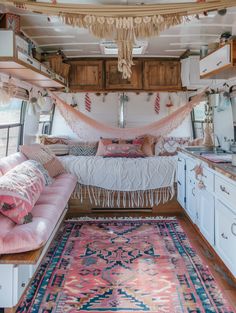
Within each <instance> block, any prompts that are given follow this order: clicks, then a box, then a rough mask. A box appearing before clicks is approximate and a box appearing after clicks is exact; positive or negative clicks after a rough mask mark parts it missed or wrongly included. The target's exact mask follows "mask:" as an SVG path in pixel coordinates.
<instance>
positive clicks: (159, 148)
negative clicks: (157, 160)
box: [155, 137, 190, 156]
mask: <svg viewBox="0 0 236 313" xmlns="http://www.w3.org/2000/svg"><path fill="white" fill-rule="evenodd" d="M189 141H190V138H189V137H162V138H161V139H160V140H159V141H158V142H157V144H156V146H155V155H159V156H172V155H176V154H177V149H178V148H179V147H184V146H188V145H189Z"/></svg>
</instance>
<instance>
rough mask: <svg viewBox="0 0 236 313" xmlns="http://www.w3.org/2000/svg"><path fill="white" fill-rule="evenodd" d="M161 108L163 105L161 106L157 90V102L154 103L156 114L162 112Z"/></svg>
mask: <svg viewBox="0 0 236 313" xmlns="http://www.w3.org/2000/svg"><path fill="white" fill-rule="evenodd" d="M160 109H161V106H160V94H159V92H157V95H156V99H155V104H154V110H155V112H156V114H159V113H160Z"/></svg>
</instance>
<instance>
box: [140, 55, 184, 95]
mask: <svg viewBox="0 0 236 313" xmlns="http://www.w3.org/2000/svg"><path fill="white" fill-rule="evenodd" d="M181 88H182V87H181V77H180V62H179V61H151V60H150V61H149V60H147V61H144V89H145V90H160V91H161V90H163V91H164V90H168V91H170V90H180V89H181Z"/></svg>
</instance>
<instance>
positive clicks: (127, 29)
mask: <svg viewBox="0 0 236 313" xmlns="http://www.w3.org/2000/svg"><path fill="white" fill-rule="evenodd" d="M0 3H3V4H6V5H14V6H16V7H20V8H21V9H22V8H23V9H25V10H29V11H32V12H37V13H41V14H46V15H48V16H59V17H60V18H61V19H62V21H63V22H64V23H66V24H68V25H72V26H74V27H80V28H87V29H88V30H89V31H90V32H91V33H92V34H93V35H95V36H96V37H98V38H101V39H108V40H114V41H115V42H116V43H117V46H118V70H119V71H120V72H122V76H123V78H130V77H131V74H132V71H131V67H132V65H133V61H132V53H133V46H134V44H135V42H136V40H138V39H140V38H148V37H152V36H157V35H159V33H160V32H161V31H164V30H165V29H168V28H170V27H171V26H174V25H177V24H180V23H182V22H184V21H189V20H190V17H192V16H199V14H200V13H203V12H204V13H205V14H206V13H207V12H208V11H214V10H222V9H225V8H227V7H233V6H235V5H236V0H207V1H204V2H202V1H201V2H200V1H196V2H186V3H170V4H168V3H166V4H149V5H148V4H144V5H83V4H68V3H66V2H65V3H60V4H59V3H56V1H53V3H45V2H38V1H37V2H35V1H30V0H28V1H27V0H12V1H7V0H0Z"/></svg>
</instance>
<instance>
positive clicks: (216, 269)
mask: <svg viewBox="0 0 236 313" xmlns="http://www.w3.org/2000/svg"><path fill="white" fill-rule="evenodd" d="M173 204H174V203H173ZM156 211H158V210H156ZM130 212H131V211H130ZM130 212H121V211H120V212H113V213H111V212H104V213H101V212H96V213H90V214H88V213H80V214H78V213H77V214H76V217H78V216H89V217H98V216H103V217H109V216H110V217H114V216H119V217H122V216H133V217H141V216H159V215H168V216H170V215H172V216H176V217H177V218H178V220H179V222H180V224H181V226H182V228H183V229H184V231H185V232H186V234H187V236H188V238H189V240H190V243H191V245H192V246H193V248H194V249H195V250H196V251H197V253H198V255H199V256H200V258H201V259H202V260H203V262H204V263H205V264H207V265H208V266H209V269H210V271H211V273H212V274H213V276H214V278H215V280H216V282H217V283H218V285H219V287H220V288H221V290H222V291H223V293H224V295H225V297H226V298H227V299H228V301H229V302H230V303H231V305H232V306H233V308H235V309H236V280H234V278H233V277H232V275H230V273H229V271H228V270H227V268H226V267H225V265H224V264H223V262H222V261H221V260H220V259H219V257H218V256H217V255H216V253H215V252H214V250H213V249H212V248H211V247H210V246H209V245H208V244H207V243H206V242H205V240H204V239H203V238H202V237H201V236H200V235H199V233H198V231H197V230H196V229H195V228H194V227H193V225H192V223H191V222H190V221H189V220H188V218H187V217H186V216H185V214H184V212H183V209H182V208H180V207H179V206H178V205H176V206H173V205H172V206H167V207H165V210H161V212H158V213H157V212H156V213H152V212H145V213H144V212H135V213H130ZM69 217H72V214H69Z"/></svg>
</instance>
